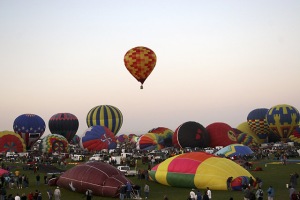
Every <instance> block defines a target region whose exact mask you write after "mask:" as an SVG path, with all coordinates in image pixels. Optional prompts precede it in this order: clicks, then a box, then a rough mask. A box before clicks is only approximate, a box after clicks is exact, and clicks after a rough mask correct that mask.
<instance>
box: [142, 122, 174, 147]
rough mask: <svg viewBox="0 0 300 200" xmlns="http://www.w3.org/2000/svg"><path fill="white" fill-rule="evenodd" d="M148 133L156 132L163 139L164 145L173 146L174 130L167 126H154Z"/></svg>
mask: <svg viewBox="0 0 300 200" xmlns="http://www.w3.org/2000/svg"><path fill="white" fill-rule="evenodd" d="M148 133H155V134H158V135H159V136H160V137H162V139H163V141H164V142H163V146H164V147H171V146H173V135H174V131H172V130H171V129H169V128H166V127H157V128H153V129H151V130H149V131H148Z"/></svg>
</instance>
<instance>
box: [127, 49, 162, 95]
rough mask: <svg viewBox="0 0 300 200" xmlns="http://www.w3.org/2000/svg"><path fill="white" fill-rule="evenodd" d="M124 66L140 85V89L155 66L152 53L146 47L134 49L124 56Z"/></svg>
mask: <svg viewBox="0 0 300 200" xmlns="http://www.w3.org/2000/svg"><path fill="white" fill-rule="evenodd" d="M124 64H125V66H126V68H127V70H128V71H129V72H130V73H131V75H132V76H133V77H134V78H135V79H136V80H137V81H139V82H140V83H141V87H140V88H141V89H143V84H144V82H145V81H146V79H147V78H148V76H149V75H150V74H151V72H152V71H153V69H154V67H155V65H156V55H155V53H154V51H152V50H151V49H149V48H147V47H142V46H139V47H134V48H132V49H130V50H129V51H127V53H126V54H125V56H124Z"/></svg>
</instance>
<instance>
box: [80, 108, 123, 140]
mask: <svg viewBox="0 0 300 200" xmlns="http://www.w3.org/2000/svg"><path fill="white" fill-rule="evenodd" d="M86 123H87V126H88V127H91V126H96V125H100V126H105V127H107V128H109V129H110V130H111V131H112V132H113V133H114V134H115V135H116V134H117V133H118V132H119V130H120V129H121V126H122V124H123V115H122V113H121V111H120V110H119V109H118V108H116V107H114V106H111V105H100V106H96V107H94V108H92V109H91V110H90V111H89V112H88V114H87V117H86Z"/></svg>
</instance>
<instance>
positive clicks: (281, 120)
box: [266, 104, 300, 141]
mask: <svg viewBox="0 0 300 200" xmlns="http://www.w3.org/2000/svg"><path fill="white" fill-rule="evenodd" d="M266 119H267V123H268V125H269V127H270V129H271V131H273V132H274V133H275V134H277V135H278V136H280V138H281V140H282V141H286V140H287V139H288V137H289V136H290V135H291V133H292V132H293V131H294V130H295V128H297V126H298V124H299V119H300V116H299V111H298V110H297V109H296V108H294V107H293V106H291V105H287V104H281V105H276V106H273V107H272V108H270V109H269V111H268V113H267V115H266Z"/></svg>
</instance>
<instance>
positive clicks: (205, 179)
mask: <svg viewBox="0 0 300 200" xmlns="http://www.w3.org/2000/svg"><path fill="white" fill-rule="evenodd" d="M149 175H150V178H151V179H152V180H154V181H156V182H158V183H160V184H163V185H168V186H173V187H185V188H198V189H206V187H209V188H210V189H212V190H227V186H226V180H227V178H228V177H230V176H232V177H233V178H236V177H238V176H248V177H250V176H252V175H251V174H250V173H249V172H248V171H247V170H246V169H244V168H243V167H241V166H240V165H238V164H237V163H235V162H233V161H231V160H229V159H227V158H220V157H218V156H215V155H212V154H209V153H204V152H191V153H184V154H180V155H177V156H173V157H170V158H168V159H167V160H165V161H163V162H162V163H160V164H158V165H156V166H155V167H153V168H152V169H151V171H150V173H149Z"/></svg>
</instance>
